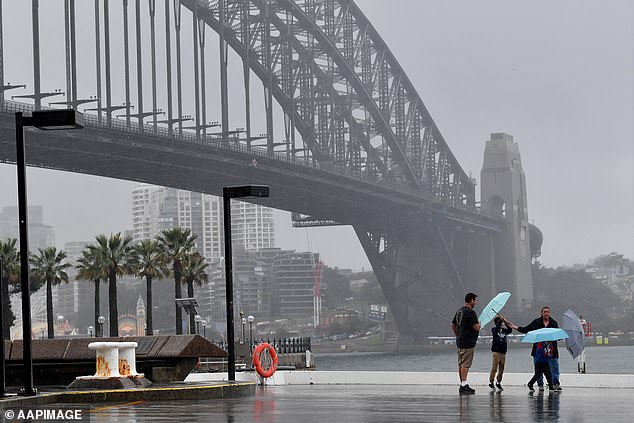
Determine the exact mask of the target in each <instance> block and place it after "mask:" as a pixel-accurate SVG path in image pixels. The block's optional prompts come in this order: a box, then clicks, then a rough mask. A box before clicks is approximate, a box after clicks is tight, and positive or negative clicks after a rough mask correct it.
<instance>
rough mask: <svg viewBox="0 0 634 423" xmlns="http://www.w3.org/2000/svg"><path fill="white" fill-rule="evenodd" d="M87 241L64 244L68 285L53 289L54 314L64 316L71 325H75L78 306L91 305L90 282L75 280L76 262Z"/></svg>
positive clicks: (91, 289) (91, 287) (91, 292)
mask: <svg viewBox="0 0 634 423" xmlns="http://www.w3.org/2000/svg"><path fill="white" fill-rule="evenodd" d="M88 244H89V242H88V241H72V242H66V243H65V244H64V248H63V251H64V252H65V253H66V262H67V263H69V264H70V265H71V266H72V267H69V268H68V269H66V273H67V274H68V283H63V284H60V285H56V286H55V287H54V288H53V308H54V310H55V313H56V314H61V315H63V316H66V317H67V318H68V320H69V322H71V323H72V324H75V323H77V322H75V319H74V317H75V315H76V313H78V312H79V305H80V304H86V303H88V304H92V296H93V286H92V285H93V283H92V281H84V280H77V279H76V276H77V269H76V267H75V266H76V265H77V260H79V258H80V257H81V253H82V251H83V250H84V248H86V245H88Z"/></svg>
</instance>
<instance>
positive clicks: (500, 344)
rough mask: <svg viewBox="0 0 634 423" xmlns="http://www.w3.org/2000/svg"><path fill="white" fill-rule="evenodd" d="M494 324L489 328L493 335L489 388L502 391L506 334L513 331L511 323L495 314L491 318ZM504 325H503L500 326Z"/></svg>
mask: <svg viewBox="0 0 634 423" xmlns="http://www.w3.org/2000/svg"><path fill="white" fill-rule="evenodd" d="M493 322H494V323H495V326H494V327H493V328H492V329H491V334H492V335H493V342H492V343H491V357H492V361H491V373H490V374H489V388H491V389H495V387H496V386H497V388H498V389H499V390H500V391H502V390H503V389H502V376H503V375H504V365H505V363H506V350H507V343H506V335H510V334H511V333H512V332H513V329H511V323H510V322H509V321H508V320H506V319H504V318H502V317H500V316H496V317H495V319H493ZM502 325H504V327H502ZM496 373H497V384H496V385H494V384H493V382H494V381H495V374H496Z"/></svg>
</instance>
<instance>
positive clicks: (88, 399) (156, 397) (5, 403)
mask: <svg viewBox="0 0 634 423" xmlns="http://www.w3.org/2000/svg"><path fill="white" fill-rule="evenodd" d="M255 386H256V384H255V382H231V383H229V382H225V383H214V384H211V383H209V384H205V385H179V386H159V387H150V388H137V389H104V390H94V391H93V390H90V391H68V392H66V391H65V392H51V393H43V394H40V395H37V396H34V397H11V398H6V399H4V400H0V409H6V408H16V407H32V406H39V405H47V404H68V403H75V404H87V403H97V404H99V403H108V402H134V401H174V400H198V399H220V398H236V397H245V396H251V395H254V394H255Z"/></svg>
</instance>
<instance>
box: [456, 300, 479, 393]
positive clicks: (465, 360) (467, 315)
mask: <svg viewBox="0 0 634 423" xmlns="http://www.w3.org/2000/svg"><path fill="white" fill-rule="evenodd" d="M477 298H478V296H477V295H476V294H474V293H473V292H469V293H468V294H467V295H465V297H464V302H465V304H464V306H462V308H461V309H460V310H458V311H456V314H455V315H454V317H453V320H452V321H451V330H452V331H453V333H454V334H455V335H456V346H457V347H458V375H459V376H460V389H459V390H458V392H459V393H460V394H475V389H473V388H471V387H470V386H469V383H468V382H467V375H468V374H469V368H471V363H472V362H473V354H474V352H475V346H476V341H477V340H478V334H479V333H480V322H479V321H478V315H477V314H476V312H475V311H474V310H473V307H474V306H475V304H476V301H477Z"/></svg>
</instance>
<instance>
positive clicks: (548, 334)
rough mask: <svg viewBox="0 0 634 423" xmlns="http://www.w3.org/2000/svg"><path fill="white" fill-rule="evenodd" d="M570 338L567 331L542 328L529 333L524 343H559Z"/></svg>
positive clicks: (524, 338)
mask: <svg viewBox="0 0 634 423" xmlns="http://www.w3.org/2000/svg"><path fill="white" fill-rule="evenodd" d="M566 338H568V334H567V333H566V331H565V330H563V329H559V328H541V329H537V330H532V331H530V332H528V333H527V334H526V335H525V336H524V337H523V338H522V342H527V343H529V344H534V343H535V342H544V341H558V340H560V339H566Z"/></svg>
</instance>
